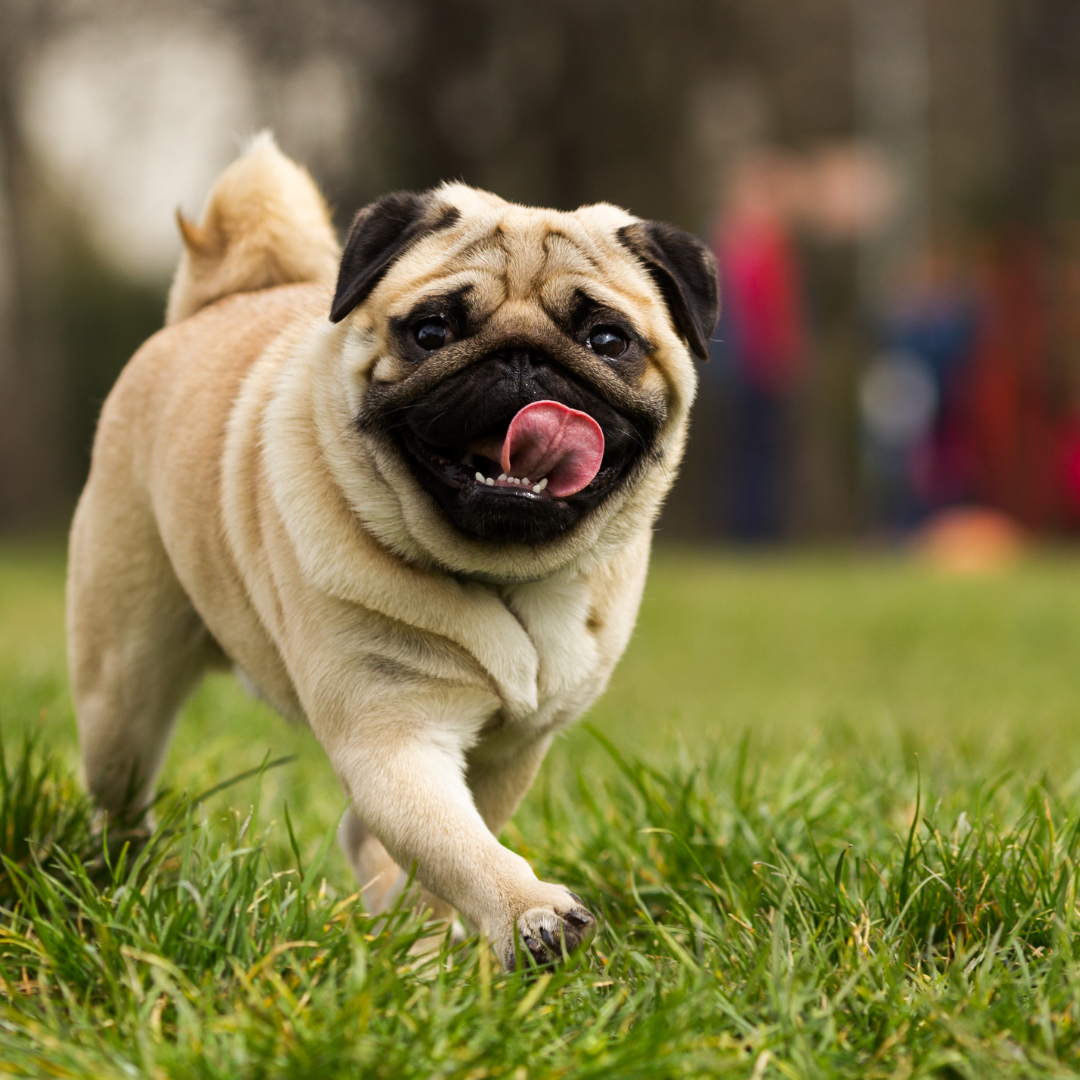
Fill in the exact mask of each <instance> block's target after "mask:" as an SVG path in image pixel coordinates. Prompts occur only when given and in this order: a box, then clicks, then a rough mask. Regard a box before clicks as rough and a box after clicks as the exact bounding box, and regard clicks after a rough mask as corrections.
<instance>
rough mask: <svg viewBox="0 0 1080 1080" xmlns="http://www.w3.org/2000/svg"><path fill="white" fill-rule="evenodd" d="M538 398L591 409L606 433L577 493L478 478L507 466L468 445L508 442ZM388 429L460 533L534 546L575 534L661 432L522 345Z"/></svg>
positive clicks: (461, 377) (468, 373)
mask: <svg viewBox="0 0 1080 1080" xmlns="http://www.w3.org/2000/svg"><path fill="white" fill-rule="evenodd" d="M535 401H558V402H560V403H561V404H563V405H566V406H568V407H569V408H571V409H578V410H580V411H581V412H585V413H588V414H589V415H590V416H591V417H592V418H593V419H594V420H595V421H596V422H597V423H598V424H599V425H600V428H601V430H602V431H603V433H604V459H603V463H602V464H601V466H600V471H599V472H598V473H597V474H596V476H595V477H594V478H593V480H592V482H591V483H590V484H589V485H588V486H587V487H585V488H584V489H582V490H581V491H579V492H577V493H576V494H574V495H569V496H565V497H562V498H554V497H553V496H552V495H551V494H549V493H548V492H547V491H540V492H536V491H534V490H532V487H528V488H526V487H503V486H495V487H492V486H489V485H488V484H486V483H485V482H484V481H483V480H478V479H477V474H478V473H479V474H480V476H481V477H483V478H484V479H486V478H488V477H491V478H492V479H494V478H496V477H498V476H499V475H500V474H501V473H502V467H501V465H500V464H499V462H498V461H496V460H493V459H492V458H490V457H487V456H484V455H482V454H478V453H469V450H468V448H469V446H470V444H474V443H475V442H477V441H483V440H485V439H491V440H494V441H496V442H500V443H501V441H502V438H503V436H504V435H505V434H506V430H507V428H508V427H509V426H510V421H511V420H513V418H514V417H515V416H516V415H517V413H518V412H519V411H520V410H521V409H522V408H524V407H525V406H526V405H529V404H531V403H532V402H535ZM383 424H384V425H385V427H384V430H386V431H387V432H388V433H389V434H390V436H391V437H392V438H393V439H394V440H395V442H396V443H397V445H398V447H399V448H400V450H401V451H402V453H403V455H404V457H405V459H406V460H407V461H408V463H409V466H410V468H411V469H412V472H413V474H414V475H415V476H416V478H417V480H418V481H419V482H420V483H421V485H423V487H424V488H425V489H426V490H427V491H428V492H429V493H430V494H431V495H432V496H433V497H434V499H435V500H436V502H438V504H439V506H440V507H441V508H442V510H443V512H444V513H445V514H446V516H447V517H448V518H449V519H450V521H451V522H452V523H453V524H454V525H455V526H456V527H457V528H458V529H460V530H461V532H463V533H465V534H466V535H467V536H472V537H476V538H477V539H481V540H493V541H503V542H506V541H518V542H524V543H532V544H539V543H543V542H544V541H546V540H552V539H554V538H555V537H556V536H558V535H560V534H561V533H564V532H565V531H566V530H567V529H570V528H572V527H573V526H574V525H575V524H577V522H578V521H580V520H581V518H582V517H584V516H585V514H587V513H588V512H589V511H590V510H592V509H593V508H594V507H595V506H597V505H598V504H599V503H600V502H601V501H602V500H603V499H605V498H607V497H608V496H609V495H611V494H612V493H613V492H614V491H615V490H617V488H618V487H619V486H620V485H621V484H623V483H625V482H626V480H627V479H628V478H629V477H630V476H632V475H633V473H634V471H635V468H636V467H637V465H638V463H639V462H640V461H641V460H642V456H643V454H644V453H645V452H646V451H647V449H648V447H649V445H650V444H651V442H652V441H653V438H654V436H655V431H654V430H653V429H652V425H650V424H648V423H647V422H646V421H644V420H642V419H641V418H630V417H628V416H625V415H623V414H622V413H621V412H620V411H619V410H617V409H616V408H615V407H614V406H613V405H611V404H610V403H609V402H608V401H606V400H605V399H604V398H603V397H601V396H600V395H599V394H598V393H596V392H595V391H594V390H592V389H590V388H589V387H587V386H586V385H585V384H584V383H583V382H581V381H579V380H578V379H577V378H576V377H575V376H574V375H572V374H571V373H570V372H568V371H566V370H564V369H562V368H560V366H559V365H557V364H556V363H555V362H553V361H552V360H551V359H550V358H548V357H547V356H546V355H545V354H543V353H542V352H539V351H534V350H531V349H528V348H521V347H511V348H506V349H502V350H499V351H497V352H494V353H492V354H491V355H490V356H487V357H486V358H484V359H483V360H480V361H478V362H476V363H473V364H470V365H469V366H468V367H466V368H464V369H462V370H461V371H458V372H457V373H456V374H453V375H451V376H450V377H449V378H447V379H445V380H444V381H443V382H441V383H439V384H438V385H437V386H435V387H433V388H432V389H430V390H428V391H427V392H426V393H424V394H423V395H421V396H420V397H419V398H417V399H416V400H414V401H412V402H410V403H409V404H408V405H404V406H402V407H400V408H397V409H394V410H392V411H391V412H389V413H388V414H386V415H385V418H384V419H383ZM380 426H381V425H380ZM534 479H537V478H534Z"/></svg>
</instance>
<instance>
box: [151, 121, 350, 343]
mask: <svg viewBox="0 0 1080 1080" xmlns="http://www.w3.org/2000/svg"><path fill="white" fill-rule="evenodd" d="M177 223H178V224H179V226H180V235H181V237H182V238H183V241H184V250H183V253H182V254H181V256H180V265H179V266H178V267H177V270H176V277H175V278H174V279H173V283H172V288H171V289H170V290H169V305H168V309H167V311H166V315H165V322H166V324H170V323H175V322H179V321H180V320H181V319H186V318H187V317H188V316H189V315H193V314H194V313H195V312H196V311H198V310H199V309H200V308H203V307H205V306H206V305H207V304H212V303H213V302H214V301H215V300H220V299H221V298H222V297H224V296H229V295H230V294H232V293H238V292H251V291H254V290H256V289H265V288H268V287H270V286H272V285H287V284H291V283H294V282H305V281H311V282H321V281H326V282H332V281H333V280H334V277H335V275H336V274H337V267H338V260H339V259H340V257H341V249H340V247H339V245H338V241H337V237H336V236H335V234H334V228H333V225H332V224H331V222H330V214H329V212H328V210H327V208H326V203H325V201H324V200H323V197H322V195H321V194H320V192H319V189H318V188H317V187H316V186H315V183H314V181H312V179H311V177H310V176H309V175H308V173H307V171H306V170H305V169H302V168H300V166H298V165H297V164H296V163H295V162H293V161H290V160H289V159H288V158H287V157H285V155H284V154H282V153H281V151H280V150H279V149H278V148H277V145H276V144H275V142H274V139H273V136H271V135H270V133H269V132H264V133H263V134H261V135H259V136H257V137H256V138H255V139H254V140H253V141H252V143H251V145H250V147H249V148H248V151H247V153H246V154H244V156H243V157H241V158H239V159H238V160H237V161H235V162H234V163H233V164H232V165H231V166H230V167H229V168H228V169H226V170H225V172H224V173H222V175H221V176H220V177H219V179H218V181H217V183H216V184H215V185H214V188H213V190H212V191H211V192H210V197H209V198H208V199H207V202H206V209H205V210H204V211H203V215H202V220H201V221H200V222H199V223H198V224H195V223H193V222H191V221H188V220H187V219H186V218H185V217H184V216H183V214H182V213H180V212H179V211H178V212H177Z"/></svg>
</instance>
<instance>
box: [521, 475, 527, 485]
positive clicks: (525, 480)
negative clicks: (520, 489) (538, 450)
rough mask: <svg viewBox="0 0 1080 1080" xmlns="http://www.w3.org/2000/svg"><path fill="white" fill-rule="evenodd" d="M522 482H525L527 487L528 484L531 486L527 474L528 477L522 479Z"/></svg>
mask: <svg viewBox="0 0 1080 1080" xmlns="http://www.w3.org/2000/svg"><path fill="white" fill-rule="evenodd" d="M521 482H522V483H523V484H524V485H525V486H526V487H528V486H529V478H528V477H527V476H526V477H524V478H523V479H522V481H521Z"/></svg>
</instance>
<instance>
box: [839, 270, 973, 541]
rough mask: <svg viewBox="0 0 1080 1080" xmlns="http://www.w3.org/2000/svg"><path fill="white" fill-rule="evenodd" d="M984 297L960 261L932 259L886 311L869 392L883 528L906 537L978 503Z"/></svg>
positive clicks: (865, 395)
mask: <svg viewBox="0 0 1080 1080" xmlns="http://www.w3.org/2000/svg"><path fill="white" fill-rule="evenodd" d="M977 324H978V309H977V304H976V300H975V292H974V289H973V287H972V284H971V283H970V281H969V280H968V279H967V278H966V277H965V275H964V274H963V273H962V272H961V270H960V269H959V267H958V265H957V261H956V260H955V258H953V256H952V255H951V253H949V252H948V251H946V250H944V249H939V250H934V251H930V252H928V253H926V254H925V255H924V256H923V257H922V258H920V260H919V261H918V263H917V265H916V266H915V267H914V269H913V271H912V273H911V274H910V275H909V276H908V279H907V281H906V282H905V283H904V284H903V285H902V286H901V287H900V288H898V290H897V292H896V294H895V295H894V297H893V298H892V299H891V300H890V301H889V302H888V303H887V304H886V306H885V309H884V311H883V313H882V316H881V318H880V321H879V327H878V339H879V343H880V348H879V352H878V353H877V355H876V356H875V357H874V359H873V360H872V361H871V363H870V364H869V366H868V367H867V370H866V372H865V373H864V375H863V378H862V382H861V386H860V407H861V412H862V419H863V430H864V438H865V449H866V465H867V469H868V471H869V473H870V476H869V480H870V482H871V485H872V490H873V493H874V497H875V504H876V505H875V506H874V512H875V516H876V518H877V524H879V525H881V526H884V527H885V529H886V530H887V531H889V532H891V533H896V534H903V533H905V532H907V531H909V530H911V529H912V528H914V527H916V526H917V525H919V524H920V523H921V521H922V520H923V519H924V518H925V517H927V516H928V515H929V514H931V513H932V512H934V511H935V510H938V509H942V508H944V507H948V506H954V505H957V504H959V503H962V502H965V501H967V500H970V499H971V498H972V497H973V494H974V491H973V483H974V447H973V443H972V436H971V422H970V412H971V358H972V350H973V346H974V341H975V332H976V327H977Z"/></svg>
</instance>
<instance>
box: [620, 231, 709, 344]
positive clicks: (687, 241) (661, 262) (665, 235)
mask: <svg viewBox="0 0 1080 1080" xmlns="http://www.w3.org/2000/svg"><path fill="white" fill-rule="evenodd" d="M618 236H619V242H620V243H621V244H622V245H623V246H624V247H627V248H629V249H630V250H631V251H632V252H633V253H634V254H635V255H636V256H637V257H638V258H639V259H640V260H641V261H642V262H643V263H644V264H645V269H646V270H648V272H649V274H650V275H651V276H652V279H653V281H655V282H656V284H657V286H658V287H659V289H660V292H661V293H662V294H663V296H664V300H665V302H666V303H667V306H668V310H669V311H670V312H671V318H672V321H673V322H674V323H675V329H676V330H677V331H678V332H679V334H680V335H681V336H682V338H683V339H684V340H685V341H686V344H687V345H688V346H689V347H690V351H691V352H693V354H694V355H695V356H697V357H698V359H700V360H707V359H708V358H709V338H711V337H712V335H713V331H714V330H715V329H716V322H717V319H719V317H720V291H719V285H718V282H717V272H716V259H715V258H714V257H713V253H712V252H711V251H710V250H709V249H708V248H707V247H706V246H705V245H704V244H703V243H702V242H701V241H700V240H698V239H697V237H695V236H691V235H690V234H689V233H688V232H683V230H682V229H677V228H675V226H674V225H668V224H667V222H664V221H635V222H634V223H633V224H632V225H624V226H623V227H622V228H621V229H620V230H619V233H618Z"/></svg>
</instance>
